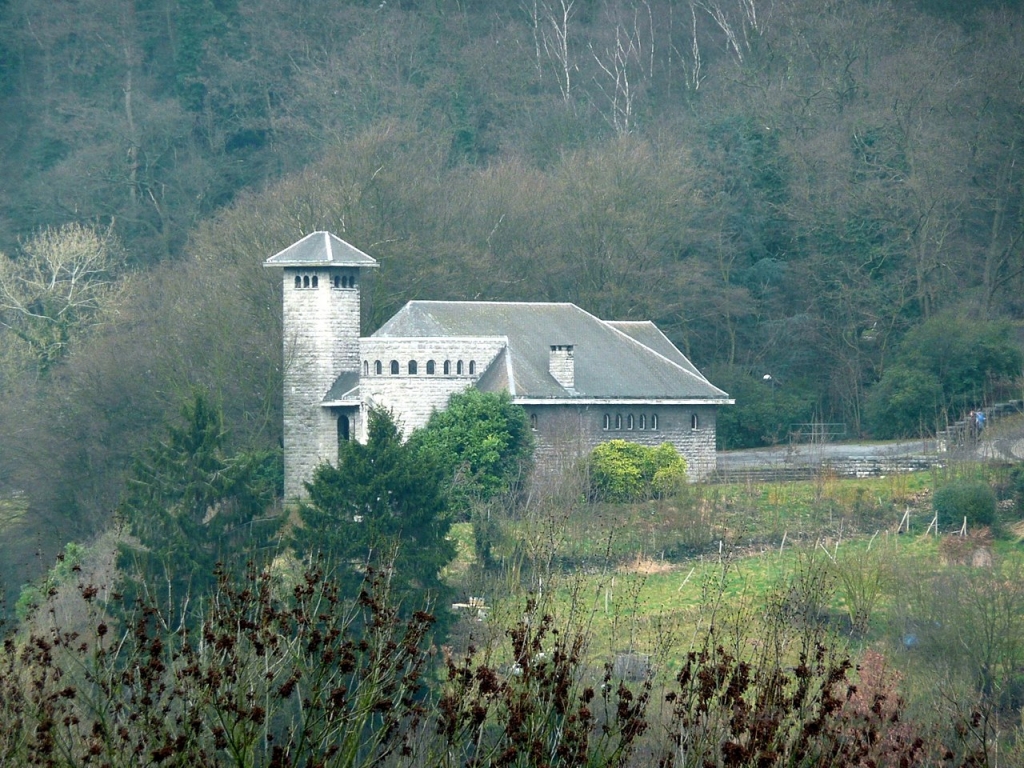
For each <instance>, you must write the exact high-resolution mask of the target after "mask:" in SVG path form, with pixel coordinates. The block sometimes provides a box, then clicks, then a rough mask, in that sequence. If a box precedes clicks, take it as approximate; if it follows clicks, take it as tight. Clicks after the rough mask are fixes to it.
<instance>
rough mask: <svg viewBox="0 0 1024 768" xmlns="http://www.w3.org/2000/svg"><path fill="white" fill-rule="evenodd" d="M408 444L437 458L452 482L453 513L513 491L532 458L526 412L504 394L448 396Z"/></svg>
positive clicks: (459, 393) (474, 390) (526, 472)
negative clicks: (443, 404)
mask: <svg viewBox="0 0 1024 768" xmlns="http://www.w3.org/2000/svg"><path fill="white" fill-rule="evenodd" d="M410 442H412V443H413V444H414V445H416V446H418V447H422V448H423V449H425V450H427V451H430V452H431V453H433V454H434V455H435V456H436V457H437V459H438V461H439V462H440V463H441V466H442V467H443V469H444V471H445V472H446V474H447V475H448V476H449V477H450V478H451V480H452V491H451V494H452V503H453V507H454V508H455V509H457V510H459V511H463V510H465V509H466V508H468V507H469V505H470V504H471V502H472V501H473V500H481V501H487V500H489V499H491V498H493V497H494V496H496V495H497V494H500V493H502V492H504V491H507V490H509V489H511V488H514V487H515V486H516V485H517V484H518V483H519V482H520V481H522V480H523V479H525V477H526V475H527V474H528V472H529V468H530V460H531V459H532V456H533V434H532V432H531V430H530V425H529V422H528V420H527V418H526V412H525V411H524V410H523V409H522V408H521V407H519V406H518V405H516V404H515V403H513V402H512V396H511V395H509V393H508V392H500V393H495V392H481V391H479V390H477V389H467V390H466V391H465V392H458V393H456V394H454V395H452V396H451V399H450V400H449V401H448V406H447V407H446V408H445V409H444V410H443V411H434V413H433V414H432V415H431V417H430V420H429V421H428V422H427V425H426V426H425V427H424V428H423V429H420V430H417V431H416V432H415V433H414V434H413V435H412V437H411V438H410Z"/></svg>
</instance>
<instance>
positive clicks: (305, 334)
mask: <svg viewBox="0 0 1024 768" xmlns="http://www.w3.org/2000/svg"><path fill="white" fill-rule="evenodd" d="M263 266H265V267H281V268H282V271H283V272H284V323H283V326H284V495H285V501H286V502H288V501H294V500H295V499H298V498H300V497H302V496H304V495H305V492H306V491H305V486H304V483H305V482H307V481H309V480H310V479H312V477H313V470H314V469H316V467H317V466H318V465H319V464H321V463H323V462H325V461H331V462H333V461H335V460H336V459H337V457H338V439H339V437H341V436H344V437H346V438H347V436H348V434H349V430H350V428H351V427H350V419H351V418H352V417H355V416H358V406H353V407H352V408H350V409H346V408H344V407H343V406H342V407H328V406H326V405H325V404H324V403H325V400H327V399H328V393H329V392H331V391H332V387H333V388H335V390H339V389H351V388H352V387H354V386H356V385H357V384H358V377H359V284H360V276H361V270H364V269H373V268H375V267H377V262H376V261H375V260H374V259H372V258H370V257H369V256H367V255H366V254H365V253H363V252H362V251H360V250H359V249H357V248H354V247H353V246H351V245H349V244H348V243H346V242H345V241H344V240H341V239H340V238H338V237H336V236H334V235H332V234H331V233H329V232H313V233H312V234H309V235H306V236H305V237H304V238H302V239H301V240H299V241H298V242H297V243H294V244H292V245H290V246H288V247H287V248H285V249H284V250H283V251H281V252H280V253H278V254H276V255H274V256H271V257H270V258H269V259H267V260H266V262H264V264H263ZM348 379H351V380H352V381H351V384H352V387H348V386H344V385H345V384H347V383H349V382H348V381H347V380H348ZM339 383H340V384H342V386H340V387H338V386H336V384H339ZM330 400H332V401H334V403H333V404H334V405H335V406H338V401H337V398H336V397H332V398H330Z"/></svg>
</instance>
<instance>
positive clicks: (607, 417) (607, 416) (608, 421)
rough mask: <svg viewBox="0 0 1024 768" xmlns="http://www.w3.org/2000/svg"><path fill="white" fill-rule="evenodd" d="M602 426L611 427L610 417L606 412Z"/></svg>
mask: <svg viewBox="0 0 1024 768" xmlns="http://www.w3.org/2000/svg"><path fill="white" fill-rule="evenodd" d="M603 428H604V429H611V428H612V417H611V416H609V415H608V414H607V413H606V414H605V415H604V427H603Z"/></svg>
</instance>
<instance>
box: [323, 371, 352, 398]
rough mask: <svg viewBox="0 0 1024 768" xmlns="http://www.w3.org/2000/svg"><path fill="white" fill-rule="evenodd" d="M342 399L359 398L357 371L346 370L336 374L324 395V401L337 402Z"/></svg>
mask: <svg viewBox="0 0 1024 768" xmlns="http://www.w3.org/2000/svg"><path fill="white" fill-rule="evenodd" d="M342 400H355V401H358V400H359V371H346V372H345V373H343V374H341V375H340V376H338V378H337V379H335V380H334V384H333V385H332V386H331V389H330V391H329V392H328V393H327V395H326V396H325V397H324V402H325V403H337V402H340V401H342Z"/></svg>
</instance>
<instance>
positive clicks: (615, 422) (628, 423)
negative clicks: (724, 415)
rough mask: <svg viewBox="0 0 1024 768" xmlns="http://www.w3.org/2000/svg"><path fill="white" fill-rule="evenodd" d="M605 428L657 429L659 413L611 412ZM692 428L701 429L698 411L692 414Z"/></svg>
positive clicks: (607, 417) (605, 418)
mask: <svg viewBox="0 0 1024 768" xmlns="http://www.w3.org/2000/svg"><path fill="white" fill-rule="evenodd" d="M603 427H604V428H605V429H626V430H630V429H651V430H653V429H657V428H658V414H656V413H652V414H651V415H650V417H648V415H647V414H646V413H641V414H640V415H639V416H634V415H633V414H632V413H627V414H626V415H625V416H623V415H622V414H621V413H616V414H615V415H614V416H612V415H611V414H610V413H606V414H605V415H604V424H603ZM690 429H693V430H697V429H700V419H698V418H697V414H696V413H691V414H690Z"/></svg>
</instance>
